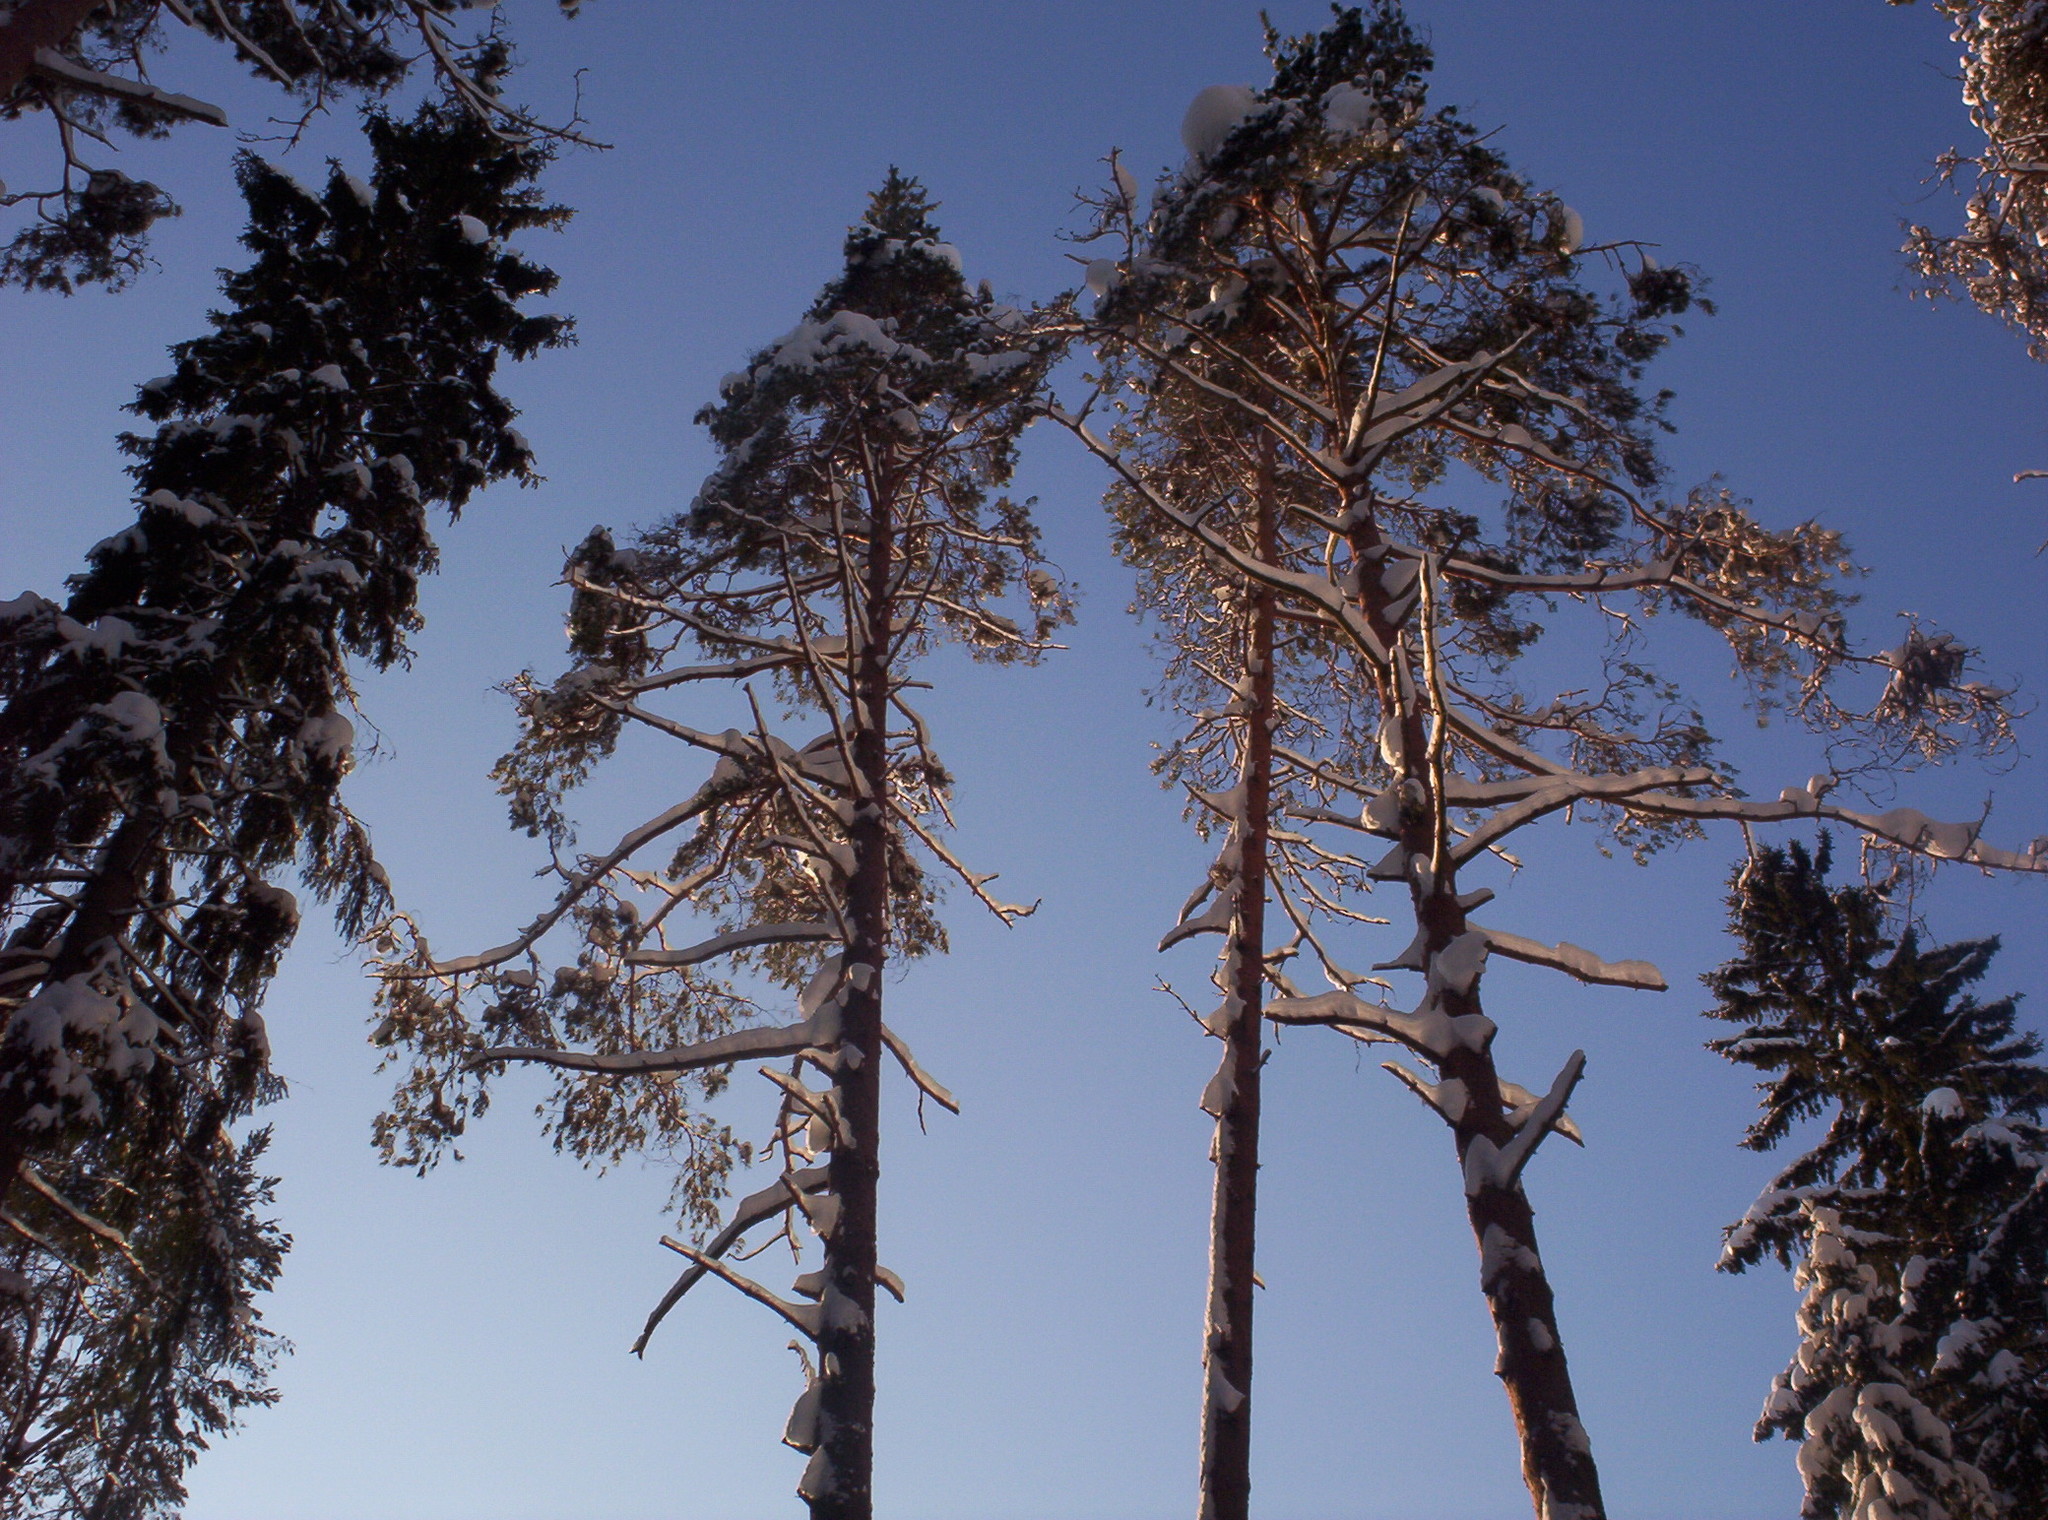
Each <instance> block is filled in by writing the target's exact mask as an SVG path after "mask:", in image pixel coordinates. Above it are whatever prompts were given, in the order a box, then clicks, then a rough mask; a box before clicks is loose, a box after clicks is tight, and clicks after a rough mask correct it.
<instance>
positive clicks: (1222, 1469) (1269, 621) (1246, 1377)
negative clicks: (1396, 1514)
mask: <svg viewBox="0 0 2048 1520" xmlns="http://www.w3.org/2000/svg"><path fill="white" fill-rule="evenodd" d="M1263 453H1264V456H1265V457H1264V458H1263V459H1262V460H1261V469H1260V478H1259V496H1258V503H1257V508H1258V519H1257V524H1256V531H1257V535H1258V543H1259V552H1260V554H1261V555H1264V556H1267V557H1277V555H1278V552H1279V549H1278V544H1277V539H1276V534H1277V529H1276V524H1275V515H1276V513H1275V506H1274V501H1273V485H1272V462H1271V448H1270V446H1268V447H1267V448H1266V449H1265V450H1263ZM1273 612H1274V606H1273V593H1272V592H1271V590H1269V589H1267V588H1265V587H1263V586H1260V587H1255V588H1253V590H1252V592H1251V595H1250V607H1249V613H1248V617H1247V620H1246V622H1247V626H1246V629H1245V671H1246V673H1247V674H1248V675H1249V676H1250V678H1251V681H1250V701H1249V704H1248V706H1249V709H1250V710H1249V711H1248V712H1247V713H1246V714H1245V715H1244V720H1243V721H1244V726H1245V741H1244V756H1243V770H1242V772H1241V779H1240V784H1241V785H1242V786H1243V788H1244V801H1243V804H1242V806H1243V809H1244V812H1243V822H1242V823H1241V824H1240V825H1239V826H1238V841H1239V843H1238V877H1237V882H1238V885H1237V905H1236V912H1235V915H1234V917H1233V919H1232V922H1231V930H1230V943H1229V947H1228V949H1227V950H1226V952H1225V966H1226V971H1225V976H1224V982H1225V997H1226V998H1227V999H1228V1000H1229V1001H1228V1003H1227V1004H1226V1006H1227V1007H1228V1008H1229V1009H1230V1010H1231V1014H1230V1018H1229V1021H1228V1024H1227V1026H1226V1028H1225V1030H1224V1031H1223V1041H1224V1050H1223V1059H1222V1062H1221V1065H1220V1066H1219V1068H1218V1073H1217V1083H1216V1087H1215V1089H1214V1091H1215V1093H1216V1096H1217V1097H1218V1098H1219V1099H1220V1100H1221V1101H1220V1103H1219V1105H1218V1107H1217V1109H1216V1110H1215V1113H1216V1140H1215V1146H1216V1154H1215V1162H1216V1191H1215V1203H1214V1207H1213V1210H1212V1212H1211V1215H1210V1234H1209V1310H1208V1324H1207V1327H1206V1334H1205V1337H1204V1341H1203V1348H1202V1357H1203V1369H1204V1376H1203V1400H1202V1462H1201V1505H1200V1514H1201V1517H1202V1520H1246V1516H1247V1514H1248V1512H1249V1510H1250V1507H1251V1488H1252V1475H1251V1448H1252V1405H1251V1392H1252V1314H1253V1293H1254V1291H1255V1288H1256V1282H1255V1279H1254V1277H1253V1270H1254V1265H1255V1262H1256V1254H1255V1251H1256V1226H1257V1215H1258V1193H1259V1081H1260V1068H1261V1067H1262V1066H1263V1065H1264V1064H1265V1059H1266V1052H1265V1030H1264V1022H1265V1021H1264V1017H1263V1013H1262V1009H1263V1006H1264V1002H1263V1000H1264V991H1265V969H1266V851H1267V844H1268V838H1267V836H1268V822H1267V814H1268V812H1269V809H1270V806H1271V794H1272V778H1273V725H1272V719H1273Z"/></svg>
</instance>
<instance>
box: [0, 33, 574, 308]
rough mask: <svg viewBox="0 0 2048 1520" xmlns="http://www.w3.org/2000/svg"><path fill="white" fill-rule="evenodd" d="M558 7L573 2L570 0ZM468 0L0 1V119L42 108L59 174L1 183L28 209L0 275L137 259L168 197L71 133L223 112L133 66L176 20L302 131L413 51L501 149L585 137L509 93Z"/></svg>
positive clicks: (490, 38)
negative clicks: (295, 115)
mask: <svg viewBox="0 0 2048 1520" xmlns="http://www.w3.org/2000/svg"><path fill="white" fill-rule="evenodd" d="M560 5H561V9H562V11H563V13H564V14H565V15H574V14H575V13H576V12H577V10H578V9H580V7H581V0H560ZM464 8H465V7H464V6H463V4H462V3H461V0H347V3H339V0H310V3H309V0H207V3H206V4H204V5H194V6H187V5H185V4H183V3H182V0H12V3H11V4H10V5H8V6H7V7H5V8H4V10H0V121H13V120H17V119H20V118H23V117H27V116H38V115H41V116H47V117H48V118H49V120H50V121H51V123H52V124H53V125H54V127H55V128H56V137H57V149H58V151H57V154H56V158H57V163H58V173H57V176H56V179H55V182H54V183H53V184H50V185H49V186H47V187H44V188H32V189H21V188H19V187H16V188H13V189H12V190H10V188H9V187H8V186H6V185H0V208H5V207H17V206H18V207H22V208H25V209H26V210H27V212H28V213H30V219H29V220H28V221H27V223H26V224H25V225H23V226H21V227H20V228H19V229H18V230H16V231H15V233H14V234H13V236H12V237H11V238H10V239H8V240H7V241H6V242H4V243H0V285H4V284H13V285H19V286H22V287H23V288H25V289H31V290H54V291H60V292H62V293H64V294H67V295H68V294H70V293H71V292H72V291H73V290H74V289H76V288H77V287H79V286H81V285H102V286H107V287H110V288H118V287H120V286H122V285H125V284H127V283H128V282H129V281H130V280H132V279H133V278H134V277H135V276H136V275H137V274H139V273H140V272H141V271H142V268H143V266H144V265H145V264H146V263H147V262H148V246H149V231H150V228H151V227H152V226H153V225H154V224H155V223H156V222H157V220H158V219H159V218H161V217H165V216H175V215H177V214H178V206H177V204H176V202H175V201H173V200H172V198H171V197H170V195H169V194H167V193H166V192H165V191H164V190H163V189H162V188H161V187H159V186H157V185H154V184H151V183H149V182H147V181H144V180H137V179H134V178H132V177H131V176H129V175H127V174H125V173H123V172H122V171H121V170H119V169H114V168H109V167H105V166H96V165H93V164H90V163H88V162H87V161H86V160H85V158H84V157H83V156H82V155H83V153H84V152H86V151H87V150H86V149H84V148H83V147H82V146H81V139H91V140H95V141H100V142H108V141H110V140H111V135H112V134H114V133H117V132H118V133H125V134H128V135H131V136H135V137H139V138H161V137H164V136H166V135H167V134H168V133H169V132H170V130H171V129H172V128H173V127H174V126H176V125H178V124H180V123H185V122H193V121H197V122H202V123H205V124H207V125H212V126H225V125H227V120H228V118H227V115H226V113H225V112H223V111H222V110H221V109H220V108H219V107H218V106H214V105H210V104H208V103H207V102H205V101H202V100H194V99H193V98H191V97H190V96H187V95H180V94H176V93H174V92H172V91H169V90H165V89H162V88H160V87H159V86H157V85H155V84H154V83H152V82H151V81H150V78H149V73H148V71H147V69H145V68H144V67H142V60H143V59H144V58H146V57H147V56H148V55H149V54H151V53H153V52H160V51H161V50H162V49H163V48H164V46H165V44H166V42H167V40H168V37H169V36H170V35H172V34H174V33H176V32H189V33H192V34H195V35H197V36H200V37H204V38H205V39H207V40H208V41H209V42H211V43H215V44H218V45H220V46H222V47H225V48H228V49H229V50H231V51H232V52H233V53H234V55H235V57H236V58H237V59H238V60H239V61H240V62H241V63H242V64H243V65H244V66H245V67H246V68H248V70H249V71H250V72H251V73H252V74H254V75H255V76H256V77H257V78H259V79H263V80H267V81H268V82H270V83H272V84H274V85H276V86H278V87H279V88H280V89H281V90H282V91H283V92H284V93H285V94H286V96H287V97H289V98H290V99H291V100H292V101H293V102H294V103H295V104H296V105H297V106H298V108H299V110H300V117H299V122H298V125H299V127H300V129H301V130H303V128H304V127H305V126H306V124H307V123H308V122H310V121H311V119H312V118H313V117H314V116H315V115H316V114H318V113H319V112H321V111H324V110H325V109H326V108H327V106H328V105H329V104H330V103H331V102H332V101H334V100H335V99H337V98H341V97H348V96H355V97H363V98H368V99H371V100H375V99H377V98H379V97H382V96H385V95H387V94H389V93H390V92H391V91H393V90H394V89H396V88H397V87H398V86H399V85H400V84H402V83H403V82H404V81H405V80H406V78H407V77H408V76H409V75H410V74H411V72H412V70H413V68H414V66H415V64H417V63H418V62H420V61H421V60H422V59H424V60H426V61H427V62H428V65H429V67H430V68H431V70H432V71H433V73H434V74H435V75H436V76H437V78H438V80H439V82H440V84H441V85H442V87H443V89H444V90H445V92H446V95H447V98H448V99H449V100H450V101H452V102H454V103H456V104H457V105H458V106H460V107H461V108H463V109H466V110H468V111H469V112H471V113H472V114H473V115H475V116H476V117H477V119H478V121H479V123H480V124H485V125H487V126H488V127H489V129H490V130H491V131H492V132H493V133H494V134H495V135H498V136H499V137H501V139H502V140H503V142H504V145H505V146H507V147H508V148H511V147H518V146H520V145H522V144H525V145H529V146H530V145H532V144H534V143H536V142H539V141H542V140H548V139H554V140H578V141H580V140H581V139H580V138H579V137H578V136H577V133H576V130H575V128H576V124H575V123H574V122H571V123H569V124H568V125H567V126H560V127H549V126H544V125H542V124H541V123H539V122H537V121H535V120H534V119H533V118H532V117H530V116H529V115H527V114H526V113H525V112H523V111H521V110H519V109H517V108H515V107H513V106H511V105H510V104H509V103H507V102H506V101H505V99H504V98H503V96H502V94H501V93H500V88H499V85H500V76H501V74H502V72H503V69H504V62H505V57H506V47H505V44H504V41H503V39H502V37H501V36H500V34H499V32H498V29H497V26H496V22H495V20H494V21H493V22H492V24H491V25H490V26H489V27H487V28H486V29H485V30H484V31H483V33H482V34H481V35H480V36H476V37H473V38H471V39H469V40H462V39H458V38H457V37H456V36H455V35H454V34H453V33H452V32H451V31H450V29H449V23H450V22H451V21H452V20H453V19H454V18H455V17H457V16H458V15H460V14H461V12H462V11H463V9H464ZM174 21H175V22H176V23H177V26H176V28H173V26H172V25H171V23H172V22H174Z"/></svg>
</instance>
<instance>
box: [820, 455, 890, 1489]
mask: <svg viewBox="0 0 2048 1520" xmlns="http://www.w3.org/2000/svg"><path fill="white" fill-rule="evenodd" d="M867 495H868V510H869V521H868V533H867V545H866V556H865V559H864V560H863V561H862V563H861V564H860V566H859V574H860V579H861V600H860V603H859V604H858V607H857V611H854V612H853V614H852V615H851V616H850V617H849V619H848V622H849V625H851V626H854V627H857V628H858V645H859V654H858V656H857V658H856V660H855V663H854V669H853V693H852V704H851V706H852V722H853V733H852V736H851V738H852V748H853V756H852V760H853V767H852V768H853V772H854V775H855V778H856V779H855V787H856V792H857V796H858V799H859V800H858V801H857V803H856V805H855V808H854V816H853V821H852V824H851V825H850V827H849V830H848V839H849V843H850V844H851V846H852V850H853V880H852V883H851V886H850V890H849V900H848V905H847V906H848V917H849V919H850V920H851V926H852V931H853V934H852V938H851V940H850V941H849V943H848V945H847V949H846V962H847V967H848V984H847V987H846V990H845V1002H844V1013H843V1015H842V1017H843V1020H844V1022H843V1024H842V1029H843V1034H842V1037H841V1041H840V1045H839V1050H838V1058H837V1060H836V1062H835V1063H834V1067H833V1075H832V1094H833V1106H834V1112H835V1114H836V1116H837V1124H838V1133H837V1134H835V1135H834V1136H833V1141H832V1153H831V1157H830V1160H829V1163H828V1165H829V1169H830V1176H831V1184H830V1186H831V1193H832V1196H833V1197H834V1198H836V1199H837V1200H838V1217H837V1219H836V1220H835V1221H834V1222H833V1227H832V1228H831V1229H830V1230H829V1231H826V1232H825V1264H824V1275H825V1284H826V1287H825V1294H824V1297H823V1299H822V1301H821V1304H820V1309H821V1314H820V1328H819V1333H818V1342H817V1345H818V1372H819V1377H820V1379H821V1386H820V1389H819V1403H818V1413H819V1426H818V1435H819V1443H818V1445H819V1451H820V1453H822V1455H823V1456H824V1458H825V1463H826V1470H825V1472H824V1473H822V1474H819V1475H818V1476H820V1477H821V1478H822V1479H823V1481H822V1483H819V1484H815V1485H814V1484H812V1483H810V1482H806V1484H805V1487H804V1493H803V1497H804V1498H805V1500H806V1501H807V1502H808V1503H809V1504H810V1507H811V1514H812V1516H813V1517H814V1520H870V1517H871V1516H872V1515H873V1513H874V1466H875V1264H876V1245H875V1226H876V1217H875V1195H876V1189H877V1184H878V1182H879V1180H880V1177H881V1156H880V1146H881V1135H882V1127H881V1076H882V973H883V969H884V966H885V964H886V957H887V954H888V939H889V839H890V831H889V827H888V823H889V819H888V797H889V788H890V774H889V697H890V692H891V679H892V672H891V669H890V664H891V648H892V644H891V639H892V629H893V626H894V617H895V597H894V594H893V592H892V590H891V585H890V581H891V578H892V576H893V574H894V570H895V557H894V555H893V553H892V549H893V535H894V533H895V531H896V525H895V521H894V503H893V501H892V499H891V497H892V491H891V486H890V483H889V482H888V480H887V478H886V475H885V474H884V475H881V476H879V477H878V476H877V475H876V474H870V477H869V482H868V492H867Z"/></svg>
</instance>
